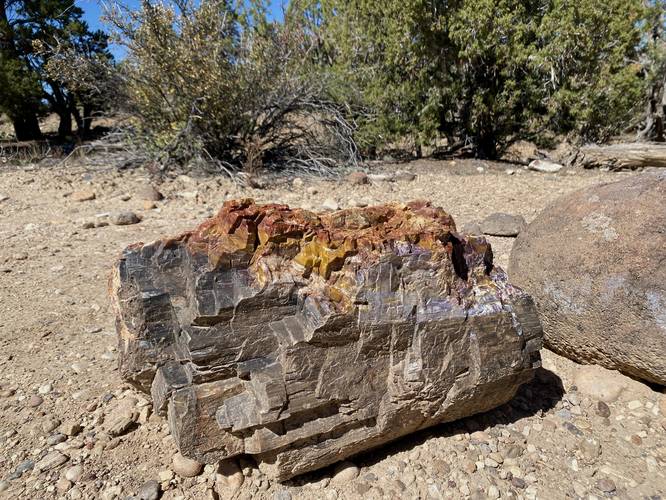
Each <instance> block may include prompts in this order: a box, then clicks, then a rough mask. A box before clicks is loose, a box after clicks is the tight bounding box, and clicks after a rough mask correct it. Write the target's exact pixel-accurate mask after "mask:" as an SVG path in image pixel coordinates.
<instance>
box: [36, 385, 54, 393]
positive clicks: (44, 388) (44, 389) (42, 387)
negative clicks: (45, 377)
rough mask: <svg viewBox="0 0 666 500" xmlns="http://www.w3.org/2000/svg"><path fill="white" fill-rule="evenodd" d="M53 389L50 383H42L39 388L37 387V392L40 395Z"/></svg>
mask: <svg viewBox="0 0 666 500" xmlns="http://www.w3.org/2000/svg"><path fill="white" fill-rule="evenodd" d="M52 390H53V386H52V385H51V384H44V385H40V386H39V389H37V392H38V393H40V394H41V395H46V394H48V393H50V392H51V391H52Z"/></svg>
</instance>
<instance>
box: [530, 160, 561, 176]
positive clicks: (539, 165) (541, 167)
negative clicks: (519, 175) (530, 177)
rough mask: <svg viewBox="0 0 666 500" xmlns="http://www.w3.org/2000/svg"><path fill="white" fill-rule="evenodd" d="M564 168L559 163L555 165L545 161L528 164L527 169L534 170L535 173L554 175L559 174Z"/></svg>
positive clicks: (534, 161)
mask: <svg viewBox="0 0 666 500" xmlns="http://www.w3.org/2000/svg"><path fill="white" fill-rule="evenodd" d="M563 168H564V167H563V166H562V165H560V164H559V163H555V162H552V161H547V160H533V161H531V162H530V165H529V169H530V170H536V171H537V172H544V173H548V174H554V173H555V172H559V171H560V170H562V169H563Z"/></svg>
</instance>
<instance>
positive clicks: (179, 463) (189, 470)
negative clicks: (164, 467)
mask: <svg viewBox="0 0 666 500" xmlns="http://www.w3.org/2000/svg"><path fill="white" fill-rule="evenodd" d="M172 462H173V471H174V472H175V473H176V474H178V475H179V476H181V477H194V476H198V475H199V474H201V471H202V470H203V465H202V464H200V463H199V462H197V461H196V460H192V459H191V458H187V457H184V456H183V455H181V454H180V453H176V454H175V455H174V456H173V459H172Z"/></svg>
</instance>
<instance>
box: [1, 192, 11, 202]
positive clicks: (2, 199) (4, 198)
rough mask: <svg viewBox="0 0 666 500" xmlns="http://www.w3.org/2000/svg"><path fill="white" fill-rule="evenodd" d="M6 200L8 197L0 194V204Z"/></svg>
mask: <svg viewBox="0 0 666 500" xmlns="http://www.w3.org/2000/svg"><path fill="white" fill-rule="evenodd" d="M8 199H9V196H7V195H6V194H4V193H0V203H2V202H3V201H7V200H8Z"/></svg>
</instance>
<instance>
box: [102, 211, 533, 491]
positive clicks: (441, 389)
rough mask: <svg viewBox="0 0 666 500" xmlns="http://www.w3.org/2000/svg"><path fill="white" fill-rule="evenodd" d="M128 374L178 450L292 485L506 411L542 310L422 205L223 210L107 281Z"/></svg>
mask: <svg viewBox="0 0 666 500" xmlns="http://www.w3.org/2000/svg"><path fill="white" fill-rule="evenodd" d="M110 289H111V295H112V298H113V304H114V309H115V314H116V326H117V331H118V337H119V347H120V348H119V351H120V370H121V374H122V376H123V378H124V379H126V380H127V381H129V382H130V383H132V384H133V385H134V386H135V387H137V388H138V389H140V390H143V391H145V392H149V393H150V394H151V395H152V398H153V403H154V407H155V409H156V411H158V412H160V413H162V414H166V415H167V416H168V420H169V425H170V429H171V433H172V435H173V437H174V438H175V440H176V443H177V444H178V447H179V449H180V451H181V453H182V454H183V455H185V456H188V457H191V458H195V459H197V460H199V461H203V462H209V463H210V462H214V461H218V460H222V459H226V458H229V457H233V456H236V455H240V454H249V455H253V456H254V457H255V458H256V460H257V462H258V464H259V467H260V469H261V470H262V471H263V472H264V473H265V474H267V475H268V476H269V477H271V478H274V479H278V480H285V479H288V478H290V477H293V476H295V475H298V474H301V473H304V472H307V471H310V470H314V469H318V468H320V467H324V466H326V465H329V464H331V463H334V462H337V461H339V460H342V459H343V458H345V457H347V456H350V455H352V454H355V453H358V452H360V451H363V450H366V449H368V448H372V447H374V446H377V445H380V444H382V443H386V442H387V441H390V440H392V439H395V438H397V437H400V436H402V435H405V434H408V433H410V432H414V431H416V430H418V429H422V428H424V427H428V426H431V425H434V424H437V423H440V422H446V421H451V420H455V419H459V418H462V417H466V416H468V415H471V414H475V413H479V412H483V411H487V410H490V409H492V408H494V407H496V406H498V405H501V404H503V403H505V402H507V401H508V400H510V399H511V398H512V397H513V396H514V394H515V392H516V390H517V389H518V387H519V386H520V385H521V384H523V383H524V382H526V381H529V380H530V379H531V377H532V375H533V371H534V369H535V368H536V367H538V366H539V365H540V357H539V349H540V347H541V341H542V331H541V326H540V323H539V320H538V319H537V315H536V311H535V308H534V305H533V302H532V300H531V299H530V297H528V296H527V295H526V294H525V293H524V292H522V291H521V290H519V289H517V288H514V287H512V286H511V285H510V284H509V283H508V282H507V277H506V274H505V273H504V271H502V270H501V269H499V268H497V267H495V266H493V263H492V251H491V248H490V245H489V244H488V243H486V241H485V240H484V239H483V238H482V237H471V236H469V237H463V236H461V235H459V234H458V233H457V232H456V228H455V224H454V222H453V220H452V219H451V217H450V216H449V215H448V214H446V212H444V211H443V210H442V209H440V208H434V207H432V206H430V204H428V203H425V202H412V203H410V204H407V205H404V206H401V205H384V206H377V207H369V208H364V209H350V210H342V211H338V212H333V213H329V214H322V215H316V214H314V213H311V212H308V211H305V210H300V209H293V210H292V209H289V208H288V207H287V206H284V205H263V206H262V205H256V204H255V203H254V202H253V201H252V200H240V201H232V202H227V203H225V205H224V206H223V207H222V209H221V210H220V212H219V213H218V214H217V216H215V217H214V218H212V219H210V220H208V221H206V222H204V223H203V224H202V225H200V226H199V227H198V228H196V229H195V230H194V231H192V232H188V233H184V234H182V235H180V236H177V237H175V238H167V239H162V240H159V241H156V242H153V243H149V244H135V245H132V246H130V247H128V248H127V249H126V250H125V251H124V252H123V254H122V256H121V258H120V259H119V261H118V262H117V264H116V265H115V267H114V269H113V273H112V277H111V280H110Z"/></svg>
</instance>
